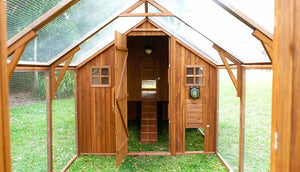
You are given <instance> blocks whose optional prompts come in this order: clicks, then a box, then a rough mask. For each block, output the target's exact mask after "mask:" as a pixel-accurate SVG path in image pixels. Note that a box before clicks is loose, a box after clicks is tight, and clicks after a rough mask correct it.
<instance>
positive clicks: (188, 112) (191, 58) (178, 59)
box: [169, 41, 217, 153]
mask: <svg viewBox="0 0 300 172" xmlns="http://www.w3.org/2000/svg"><path fill="white" fill-rule="evenodd" d="M171 49H175V51H174V55H173V57H172V54H171V60H170V61H171V63H170V64H171V71H170V72H171V73H170V76H171V78H170V85H171V87H170V89H171V91H170V93H172V95H170V99H174V100H170V110H171V112H170V114H169V115H171V116H172V115H174V118H175V119H174V118H171V120H172V121H171V125H172V122H175V129H173V130H175V131H173V132H175V133H173V134H174V137H175V143H173V144H175V145H176V152H177V153H183V152H185V128H186V127H187V126H189V127H192V126H193V127H199V126H204V128H205V138H204V142H205V152H214V151H215V150H216V118H217V109H216V108H217V98H216V96H217V89H216V88H217V70H216V68H215V67H213V66H211V65H210V64H209V63H207V62H206V61H204V60H203V59H202V58H201V57H199V56H198V55H196V54H195V53H193V52H192V51H190V50H189V49H188V48H187V47H186V46H184V45H182V44H181V43H180V42H177V41H176V43H175V45H174V47H173V48H172V46H171ZM171 51H172V50H171ZM185 65H203V66H204V71H203V72H204V74H203V75H204V78H203V81H204V85H203V86H200V92H201V94H200V98H199V99H197V100H195V99H191V98H190V96H189V87H186V81H185V78H186V77H185V75H186V74H185ZM195 107H197V108H196V109H198V110H197V111H196V112H195V109H193V108H195ZM201 112H202V114H201ZM201 116H202V121H203V122H202V124H201V123H198V122H199V121H201V120H198V121H197V120H196V121H195V120H193V118H194V119H199V118H200V119H201ZM170 131H171V135H172V136H171V137H173V134H172V127H171V128H170ZM171 142H172V140H171Z"/></svg>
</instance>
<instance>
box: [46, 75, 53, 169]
mask: <svg viewBox="0 0 300 172" xmlns="http://www.w3.org/2000/svg"><path fill="white" fill-rule="evenodd" d="M51 73H52V71H51V69H50V70H49V71H47V72H46V83H47V84H46V101H47V169H48V170H47V171H48V172H52V171H53V141H52V98H51V95H52V90H53V89H52V88H51V87H52V83H51V82H52V79H51V77H52V76H51Z"/></svg>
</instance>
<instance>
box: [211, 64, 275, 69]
mask: <svg viewBox="0 0 300 172" xmlns="http://www.w3.org/2000/svg"><path fill="white" fill-rule="evenodd" d="M229 66H230V68H231V69H236V68H237V66H236V65H229ZM242 67H244V68H245V69H270V70H272V69H273V67H272V65H269V64H264V65H242ZM217 68H218V69H225V66H224V65H218V66H217Z"/></svg>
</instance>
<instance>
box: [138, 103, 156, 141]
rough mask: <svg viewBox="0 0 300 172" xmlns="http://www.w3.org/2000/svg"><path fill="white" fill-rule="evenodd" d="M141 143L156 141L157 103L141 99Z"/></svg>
mask: <svg viewBox="0 0 300 172" xmlns="http://www.w3.org/2000/svg"><path fill="white" fill-rule="evenodd" d="M140 141H141V143H156V142H157V103H156V101H142V118H141V137H140Z"/></svg>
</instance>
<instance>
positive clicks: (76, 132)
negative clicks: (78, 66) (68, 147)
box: [74, 70, 79, 155]
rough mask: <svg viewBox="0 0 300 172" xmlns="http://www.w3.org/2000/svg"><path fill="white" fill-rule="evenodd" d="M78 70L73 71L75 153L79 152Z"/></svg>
mask: <svg viewBox="0 0 300 172" xmlns="http://www.w3.org/2000/svg"><path fill="white" fill-rule="evenodd" d="M78 81H79V79H78V70H75V72H74V92H75V93H74V98H75V135H76V136H75V139H76V154H77V155H78V154H79V144H78V143H79V133H78Z"/></svg>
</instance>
